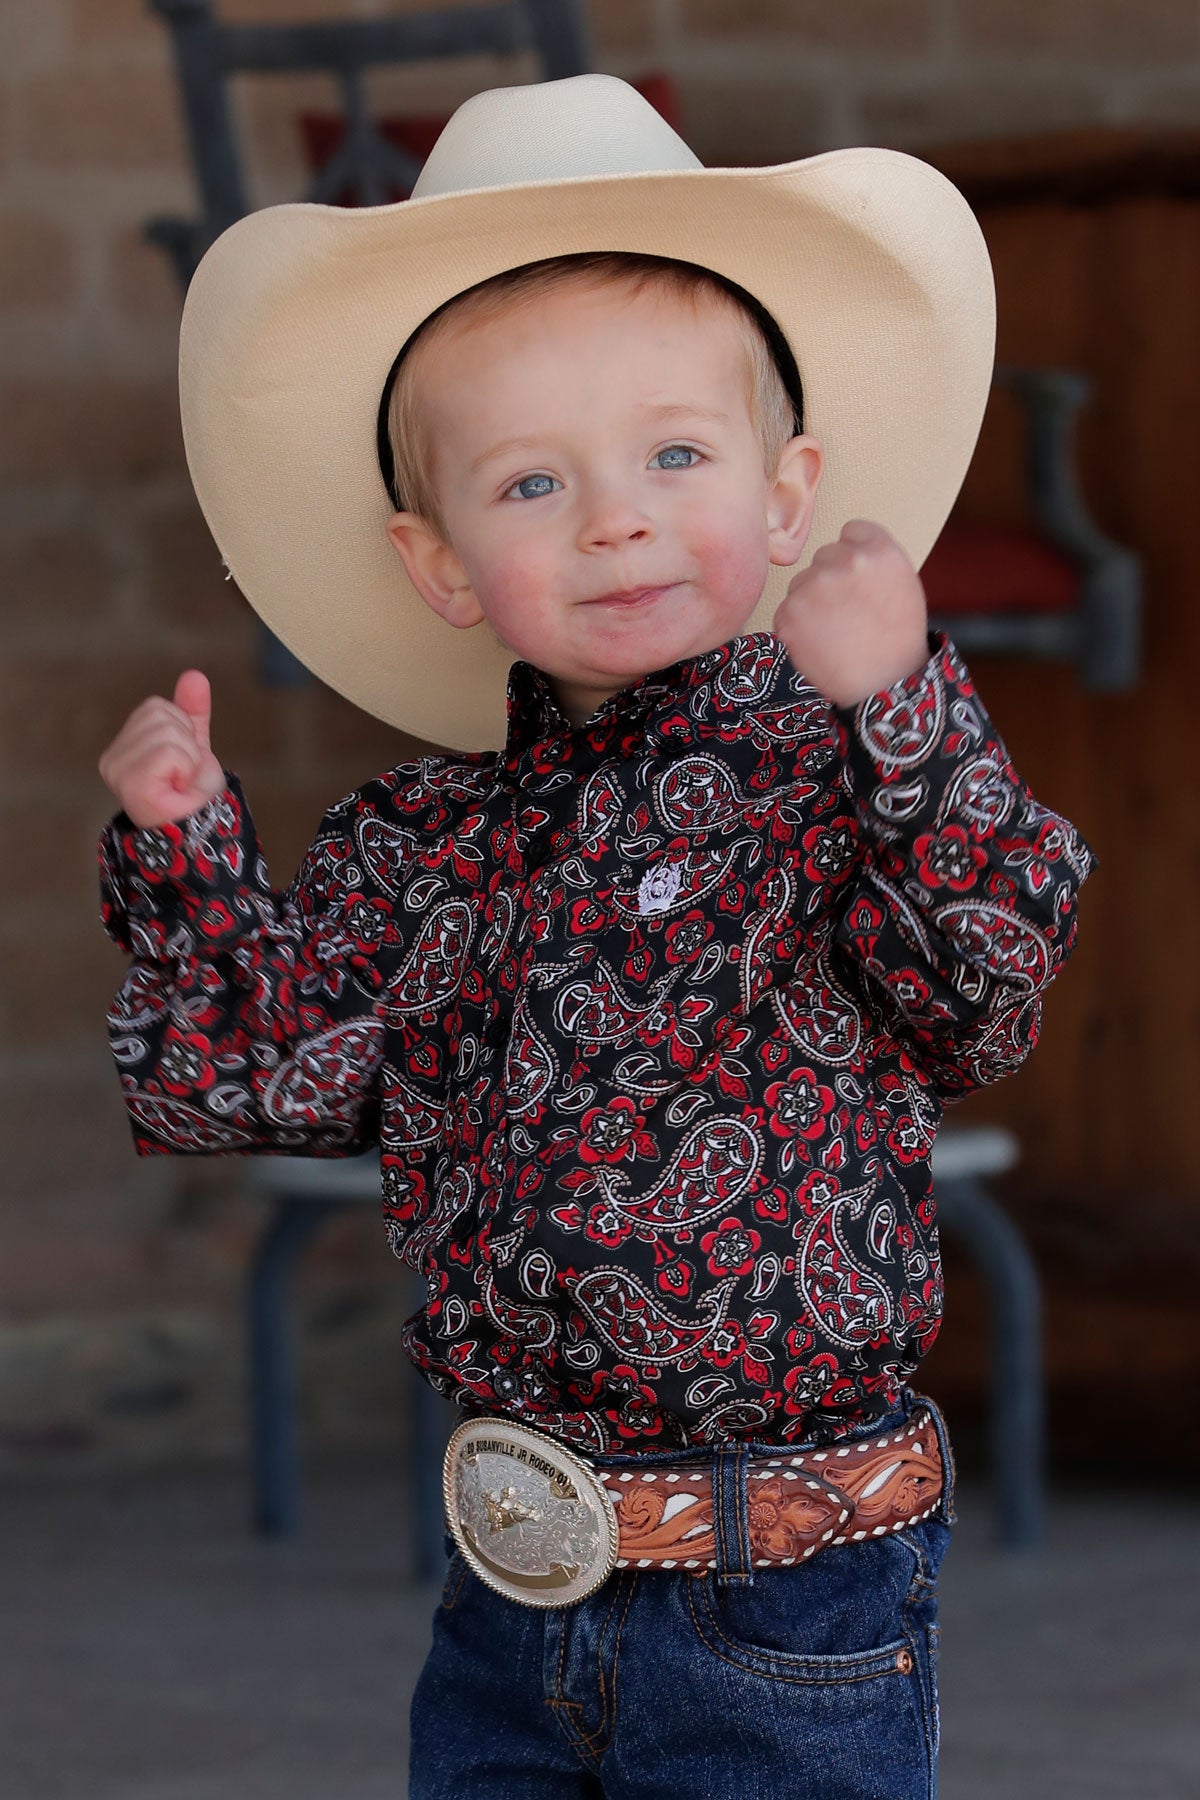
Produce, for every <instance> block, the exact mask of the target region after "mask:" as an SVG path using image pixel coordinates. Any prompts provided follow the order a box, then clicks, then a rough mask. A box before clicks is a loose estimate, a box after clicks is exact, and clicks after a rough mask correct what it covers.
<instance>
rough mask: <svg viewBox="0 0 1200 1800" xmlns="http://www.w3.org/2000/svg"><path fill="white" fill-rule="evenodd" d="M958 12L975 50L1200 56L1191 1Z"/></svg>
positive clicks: (1127, 58) (962, 4)
mask: <svg viewBox="0 0 1200 1800" xmlns="http://www.w3.org/2000/svg"><path fill="white" fill-rule="evenodd" d="M845 10H847V11H850V10H853V9H852V8H847V9H845ZM957 17H958V33H959V37H960V39H961V41H962V43H963V45H964V46H965V48H966V49H968V50H970V51H975V52H983V53H987V52H989V51H1004V52H1006V53H1009V54H1012V55H1016V56H1031V55H1038V54H1051V55H1057V56H1070V57H1073V58H1079V59H1081V60H1083V61H1087V62H1111V63H1116V64H1121V65H1126V66H1128V65H1130V64H1139V63H1140V64H1145V63H1148V62H1150V61H1152V60H1154V59H1160V58H1170V59H1172V60H1174V59H1176V58H1188V59H1190V60H1191V61H1193V62H1194V61H1195V60H1196V58H1197V56H1200V9H1198V8H1197V7H1196V6H1195V5H1193V4H1191V0H1137V4H1136V5H1130V4H1129V0H1041V3H1040V4H1039V5H1037V6H1014V5H1013V0H958V6H957Z"/></svg>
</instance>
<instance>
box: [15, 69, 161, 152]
mask: <svg viewBox="0 0 1200 1800" xmlns="http://www.w3.org/2000/svg"><path fill="white" fill-rule="evenodd" d="M21 111H22V128H21V130H20V132H19V134H18V141H19V144H20V147H21V149H22V150H23V151H24V153H25V155H26V156H27V157H28V158H29V159H30V160H31V161H32V162H34V163H37V164H40V165H41V166H42V167H44V168H51V169H77V170H80V171H81V172H82V171H86V172H87V173H89V174H95V173H99V172H104V171H112V172H115V173H119V172H123V171H129V170H134V169H162V168H163V167H164V166H165V167H168V168H171V167H181V166H183V167H186V166H187V148H186V144H185V141H184V130H183V122H182V117H181V113H180V107H179V97H178V94H177V93H176V90H175V82H174V78H173V76H172V74H171V71H170V69H169V68H167V67H166V66H165V65H164V67H163V68H162V69H161V70H159V69H147V68H142V67H131V68H70V69H63V70H55V71H54V72H52V73H48V74H44V75H38V76H35V77H34V78H32V79H31V80H29V81H28V82H26V84H25V87H24V89H23V91H22V108H21Z"/></svg>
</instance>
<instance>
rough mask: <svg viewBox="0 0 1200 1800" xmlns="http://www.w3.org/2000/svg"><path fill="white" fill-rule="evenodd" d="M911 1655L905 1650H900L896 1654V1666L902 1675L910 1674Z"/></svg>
mask: <svg viewBox="0 0 1200 1800" xmlns="http://www.w3.org/2000/svg"><path fill="white" fill-rule="evenodd" d="M912 1666H913V1664H912V1657H911V1656H910V1655H909V1653H908V1651H907V1650H900V1651H898V1652H897V1655H896V1667H897V1668H898V1669H899V1671H900V1673H901V1674H902V1675H911V1674H912Z"/></svg>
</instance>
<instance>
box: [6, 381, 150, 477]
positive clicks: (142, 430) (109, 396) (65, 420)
mask: <svg viewBox="0 0 1200 1800" xmlns="http://www.w3.org/2000/svg"><path fill="white" fill-rule="evenodd" d="M0 416H3V418H4V420H5V430H4V432H3V434H2V435H0V476H8V477H13V478H16V479H18V480H20V479H25V480H35V481H36V480H41V479H46V478H53V477H56V476H77V477H81V478H83V479H92V480H99V481H115V480H121V479H123V478H129V477H143V476H151V475H160V474H162V473H164V472H167V471H171V470H175V469H179V468H181V467H182V466H184V456H183V440H182V437H181V435H180V429H179V401H178V396H177V393H176V388H175V383H174V381H173V380H170V379H166V378H160V379H157V380H147V379H137V378H128V379H123V378H121V377H118V376H111V375H103V374H82V375H72V374H68V373H63V374H55V375H30V376H21V377H16V376H12V377H9V378H8V379H6V380H4V381H2V382H0Z"/></svg>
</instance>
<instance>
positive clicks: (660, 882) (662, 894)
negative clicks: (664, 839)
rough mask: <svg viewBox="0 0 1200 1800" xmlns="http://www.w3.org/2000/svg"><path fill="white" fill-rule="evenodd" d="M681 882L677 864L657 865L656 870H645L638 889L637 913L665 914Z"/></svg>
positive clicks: (681, 877)
mask: <svg viewBox="0 0 1200 1800" xmlns="http://www.w3.org/2000/svg"><path fill="white" fill-rule="evenodd" d="M682 880H683V875H682V873H681V872H680V869H679V866H678V864H677V863H659V864H658V866H657V867H656V868H653V869H647V870H646V873H645V874H644V875H643V876H642V881H641V886H640V887H639V888H638V911H639V912H640V913H656V912H666V910H667V908H668V907H669V906H670V904H671V902H672V900H674V898H675V896H676V894H677V893H678V892H679V887H680V883H681V882H682Z"/></svg>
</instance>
